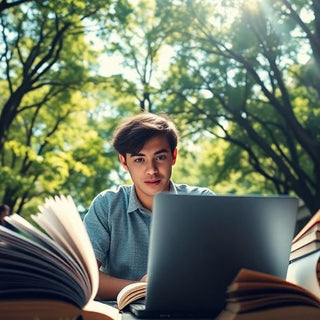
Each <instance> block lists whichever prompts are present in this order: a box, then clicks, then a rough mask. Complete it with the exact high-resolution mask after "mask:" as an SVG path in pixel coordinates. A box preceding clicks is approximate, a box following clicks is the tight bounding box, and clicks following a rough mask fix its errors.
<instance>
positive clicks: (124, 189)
mask: <svg viewBox="0 0 320 320" xmlns="http://www.w3.org/2000/svg"><path fill="white" fill-rule="evenodd" d="M131 190H132V186H130V185H122V186H119V187H117V188H115V189H106V190H103V191H101V192H100V193H99V194H98V195H97V196H96V197H95V198H94V200H93V203H94V204H95V205H99V204H100V205H102V206H104V207H111V206H113V205H114V204H116V205H117V206H121V205H123V204H126V203H127V202H128V201H129V198H130V193H131Z"/></svg>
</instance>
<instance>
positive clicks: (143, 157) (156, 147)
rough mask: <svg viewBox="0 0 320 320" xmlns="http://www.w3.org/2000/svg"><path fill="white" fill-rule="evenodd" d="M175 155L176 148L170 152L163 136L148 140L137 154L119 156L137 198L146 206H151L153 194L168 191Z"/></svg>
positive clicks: (149, 207)
mask: <svg viewBox="0 0 320 320" xmlns="http://www.w3.org/2000/svg"><path fill="white" fill-rule="evenodd" d="M176 156H177V150H175V151H174V153H173V154H172V153H171V150H170V146H169V143H168V141H167V139H166V138H165V137H163V136H156V137H154V138H151V139H150V140H148V141H147V142H146V143H145V145H144V146H143V148H142V149H141V150H140V152H139V153H138V154H131V153H127V154H126V157H123V156H122V155H120V156H119V157H120V161H121V163H122V165H123V167H124V168H125V169H126V170H128V171H129V173H130V176H131V179H132V181H133V183H134V185H135V188H136V192H137V196H138V198H139V200H140V201H141V203H142V204H143V205H144V206H145V207H146V208H148V209H151V208H152V201H153V197H154V195H155V194H157V193H159V192H161V191H169V182H170V178H171V172H172V166H173V165H174V164H175V162H176Z"/></svg>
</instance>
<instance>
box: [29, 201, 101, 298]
mask: <svg viewBox="0 0 320 320" xmlns="http://www.w3.org/2000/svg"><path fill="white" fill-rule="evenodd" d="M40 212H41V213H40V214H39V215H38V218H35V219H36V220H39V219H40V220H42V221H46V223H45V225H44V227H45V228H46V229H49V232H51V233H52V236H53V237H54V239H55V240H56V239H57V241H59V240H60V241H61V236H59V235H60V234H61V235H63V237H66V238H65V239H68V242H69V244H70V245H71V247H72V249H73V250H74V251H75V253H76V255H77V256H78V257H79V259H80V260H81V261H82V262H83V264H84V266H85V268H86V269H87V272H88V275H89V277H90V282H91V285H92V294H91V298H90V299H93V298H94V297H95V295H96V293H97V290H98V285H99V273H98V267H97V262H96V258H95V255H94V252H93V248H92V245H91V242H90V239H89V236H88V234H87V231H86V229H85V227H84V224H83V222H82V220H81V217H80V214H79V212H78V210H77V208H76V206H75V204H74V202H73V200H72V198H71V197H70V196H68V197H65V196H60V197H57V196H56V197H55V198H50V199H46V201H45V204H44V205H43V206H42V207H40ZM49 225H51V227H52V226H54V228H55V230H54V232H53V231H52V230H50V229H52V228H50V227H49Z"/></svg>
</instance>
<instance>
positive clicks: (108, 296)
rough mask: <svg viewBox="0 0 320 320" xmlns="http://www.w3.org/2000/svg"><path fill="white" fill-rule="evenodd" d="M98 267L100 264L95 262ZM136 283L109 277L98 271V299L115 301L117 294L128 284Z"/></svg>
mask: <svg viewBox="0 0 320 320" xmlns="http://www.w3.org/2000/svg"><path fill="white" fill-rule="evenodd" d="M97 263H98V267H100V266H101V263H100V262H99V261H98V260H97ZM134 282H138V281H133V280H125V279H120V278H115V277H111V276H109V275H108V274H106V273H104V272H102V271H99V289H98V293H97V298H98V299H104V300H116V298H117V295H118V293H119V292H120V290H121V289H122V288H124V287H125V286H127V285H128V284H130V283H134Z"/></svg>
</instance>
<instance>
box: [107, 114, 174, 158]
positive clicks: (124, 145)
mask: <svg viewBox="0 0 320 320" xmlns="http://www.w3.org/2000/svg"><path fill="white" fill-rule="evenodd" d="M155 136H165V137H166V138H167V140H168V143H169V145H170V149H171V152H172V153H173V151H174V149H175V148H176V147H177V143H178V130H177V128H176V127H175V125H174V123H173V122H172V121H171V120H170V119H169V118H168V117H167V116H166V115H156V114H153V113H141V114H138V115H136V116H133V117H130V118H127V119H126V120H125V121H123V122H121V123H120V124H119V125H118V126H117V128H116V130H115V132H114V135H113V141H112V145H113V147H114V148H115V149H116V150H117V151H118V152H119V153H120V154H121V155H123V156H124V157H125V156H126V154H127V153H138V152H139V151H140V150H141V149H142V148H143V146H144V144H145V143H146V142H147V141H148V140H149V139H151V138H153V137H155Z"/></svg>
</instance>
